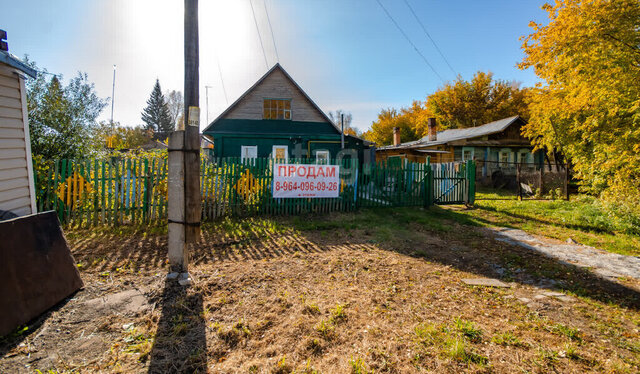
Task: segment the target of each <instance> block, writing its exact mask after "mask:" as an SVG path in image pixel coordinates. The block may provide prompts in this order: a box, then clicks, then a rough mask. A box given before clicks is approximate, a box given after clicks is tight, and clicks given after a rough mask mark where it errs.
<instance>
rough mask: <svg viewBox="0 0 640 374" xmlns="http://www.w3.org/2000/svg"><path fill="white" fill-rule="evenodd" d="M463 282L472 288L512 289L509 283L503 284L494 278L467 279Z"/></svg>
mask: <svg viewBox="0 0 640 374" xmlns="http://www.w3.org/2000/svg"><path fill="white" fill-rule="evenodd" d="M462 282H463V283H464V284H468V285H470V286H485V287H505V288H509V287H511V286H510V285H508V284H507V283H504V282H501V281H499V280H497V279H493V278H465V279H463V280H462Z"/></svg>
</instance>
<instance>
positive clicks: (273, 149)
mask: <svg viewBox="0 0 640 374" xmlns="http://www.w3.org/2000/svg"><path fill="white" fill-rule="evenodd" d="M277 148H284V161H285V163H286V162H288V161H289V146H288V145H274V146H273V147H271V157H272V158H273V159H274V160H276V149H277Z"/></svg>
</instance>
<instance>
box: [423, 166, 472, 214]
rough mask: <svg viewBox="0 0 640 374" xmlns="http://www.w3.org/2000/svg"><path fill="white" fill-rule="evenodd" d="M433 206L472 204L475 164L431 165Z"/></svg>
mask: <svg viewBox="0 0 640 374" xmlns="http://www.w3.org/2000/svg"><path fill="white" fill-rule="evenodd" d="M431 173H432V175H433V187H432V196H433V200H432V202H433V204H438V205H444V204H473V202H474V200H475V163H474V162H472V161H468V162H449V163H443V164H432V165H431Z"/></svg>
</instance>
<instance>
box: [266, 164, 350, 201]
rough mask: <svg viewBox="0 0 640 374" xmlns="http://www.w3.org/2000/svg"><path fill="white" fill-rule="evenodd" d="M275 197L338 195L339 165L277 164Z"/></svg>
mask: <svg viewBox="0 0 640 374" xmlns="http://www.w3.org/2000/svg"><path fill="white" fill-rule="evenodd" d="M272 187H273V197H274V198H301V197H302V198H319V197H338V193H339V192H340V166H339V165H304V164H275V165H274V168H273V186H272Z"/></svg>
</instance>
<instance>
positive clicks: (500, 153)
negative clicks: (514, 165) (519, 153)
mask: <svg viewBox="0 0 640 374" xmlns="http://www.w3.org/2000/svg"><path fill="white" fill-rule="evenodd" d="M512 153H513V152H511V151H509V150H500V151H499V152H498V167H501V168H508V167H510V165H509V163H510V162H511V154H512ZM503 154H504V155H507V161H506V163H505V162H504V161H502V155H503Z"/></svg>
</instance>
